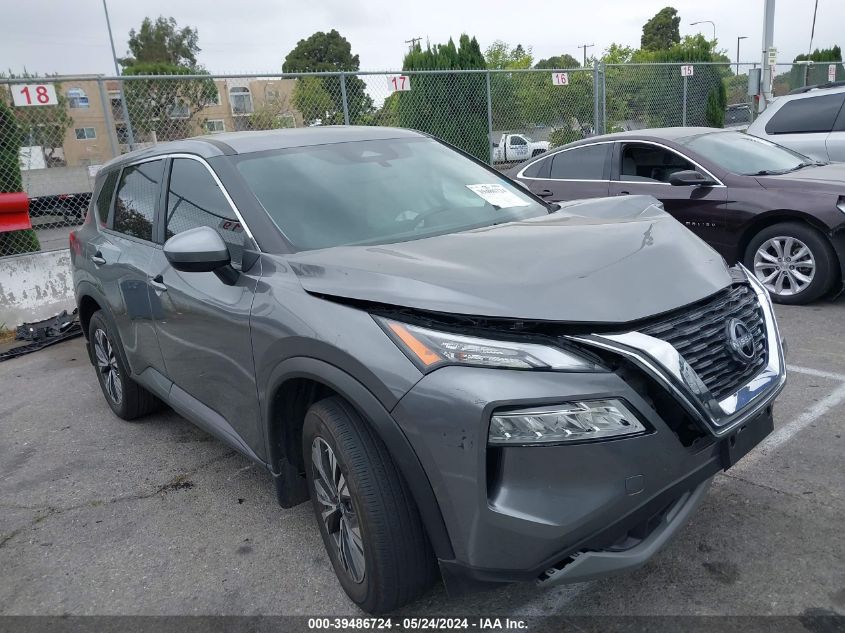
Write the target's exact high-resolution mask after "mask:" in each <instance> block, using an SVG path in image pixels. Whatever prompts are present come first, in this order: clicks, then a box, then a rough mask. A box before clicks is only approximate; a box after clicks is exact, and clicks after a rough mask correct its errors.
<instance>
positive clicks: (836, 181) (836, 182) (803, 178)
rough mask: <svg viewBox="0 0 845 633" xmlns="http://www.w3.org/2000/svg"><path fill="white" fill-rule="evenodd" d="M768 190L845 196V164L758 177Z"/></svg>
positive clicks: (820, 166) (832, 164)
mask: <svg viewBox="0 0 845 633" xmlns="http://www.w3.org/2000/svg"><path fill="white" fill-rule="evenodd" d="M756 178H757V182H759V183H760V184H761V185H762V186H763V187H765V188H766V189H812V190H813V191H815V192H820V191H825V192H830V193H836V194H840V195H841V194H845V163H830V164H829V165H819V166H817V167H804V168H803V169H799V170H798V171H793V172H789V173H788V174H781V175H779V176H756Z"/></svg>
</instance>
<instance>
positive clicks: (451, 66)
mask: <svg viewBox="0 0 845 633" xmlns="http://www.w3.org/2000/svg"><path fill="white" fill-rule="evenodd" d="M486 67H487V64H486V62H485V61H484V55H482V53H481V48H480V47H479V46H478V41H477V40H476V39H475V38H474V37H473V38H470V37H469V36H468V35H466V34H463V35H461V37H460V39H459V40H458V46H457V47H456V46H455V43H454V41H452V39H449V41H448V42H447V43H446V44H440V45H435V46H431V45H429V46H427V47H426V48H425V49H422V48H421V47H419V46H416V47H415V48H413V49H412V50H411V51H410V52H408V54H407V55H405V60H404V62H403V64H402V68H403V69H404V70H471V69H484V68H486ZM397 114H398V121H399V125H401V126H402V127H409V128H413V129H416V130H420V131H423V132H427V133H429V134H433V135H434V136H436V137H438V138H440V139H442V140H444V141H446V142H448V143H452V144H453V145H455V146H456V147H459V148H460V149H462V150H464V151H465V152H468V153H469V154H472V155H473V156H475V157H476V158H479V159H480V160H484V161H487V160H489V159H490V145H489V140H488V137H487V94H486V87H485V78H484V74H483V73H466V74H457V73H449V74H442V75H413V76H412V77H411V90H410V91H408V92H402V93H399V94H397Z"/></svg>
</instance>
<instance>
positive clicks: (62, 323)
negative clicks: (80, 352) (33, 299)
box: [0, 310, 82, 362]
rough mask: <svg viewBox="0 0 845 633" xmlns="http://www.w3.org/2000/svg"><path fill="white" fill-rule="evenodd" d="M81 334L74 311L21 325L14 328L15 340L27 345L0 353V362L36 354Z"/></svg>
mask: <svg viewBox="0 0 845 633" xmlns="http://www.w3.org/2000/svg"><path fill="white" fill-rule="evenodd" d="M81 334H82V328H81V327H80V325H79V319H78V316H77V311H76V310H74V311H73V312H72V313H71V314H68V311H67V310H62V312H61V313H59V314H57V315H56V316H53V317H50V318H49V319H44V320H43V321H34V322H32V323H23V324H21V325H19V326H18V327H16V328H15V340H16V341H29V343H28V344H26V345H18V346H16V347H12V348H11V349H8V350H5V351H2V352H0V362H2V361H4V360H9V359H10V358H17V357H18V356H23V355H24V354H29V353H31V352H36V351H38V350H40V349H43V348H45V347H48V346H50V345H54V344H56V343H60V342H62V341H66V340H68V339H72V338H76V337H77V336H80V335H81Z"/></svg>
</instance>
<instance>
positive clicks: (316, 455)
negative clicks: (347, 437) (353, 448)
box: [311, 437, 366, 583]
mask: <svg viewBox="0 0 845 633" xmlns="http://www.w3.org/2000/svg"><path fill="white" fill-rule="evenodd" d="M311 465H312V469H313V473H312V474H313V481H314V491H315V493H316V497H317V501H318V503H319V505H320V519H321V520H322V522H323V525H324V526H325V528H326V533H327V534H328V535H329V537H330V539H331V541H332V543H333V544H334V548H335V553H336V554H337V558H338V560H339V561H340V564H341V565H342V566H343V569H344V571H345V572H346V573H347V574H348V575H349V577H350V578H351V579H352V580H353V581H354V582H356V583H360V582H362V581H363V580H364V575H365V572H366V561H365V558H364V540H363V538H362V536H361V524H360V522H359V520H358V513H357V511H356V509H355V506H354V504H353V502H352V495H351V493H350V490H349V483H348V481H347V480H346V477H345V476H344V474H343V473H342V472H341V468H340V462H339V461H338V459H337V456H336V455H335V453H334V451H333V450H332V448H331V446H329V445H328V443H327V442H326V441H325V440H324V439H323V438H321V437H315V438H314V441H313V442H312V443H311Z"/></svg>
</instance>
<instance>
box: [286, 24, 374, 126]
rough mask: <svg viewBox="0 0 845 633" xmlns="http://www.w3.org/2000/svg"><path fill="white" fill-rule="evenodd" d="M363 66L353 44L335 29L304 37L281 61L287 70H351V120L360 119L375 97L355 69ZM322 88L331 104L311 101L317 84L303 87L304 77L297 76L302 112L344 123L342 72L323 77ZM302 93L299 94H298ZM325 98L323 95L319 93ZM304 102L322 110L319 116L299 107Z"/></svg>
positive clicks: (348, 80)
mask: <svg viewBox="0 0 845 633" xmlns="http://www.w3.org/2000/svg"><path fill="white" fill-rule="evenodd" d="M359 67H360V61H359V59H358V55H353V54H352V45H351V44H350V43H349V41H348V40H347V39H346V38H345V37H343V36H342V35H341V34H340V33H338V32H337V31H336V30H334V29H332V30H331V31H329V32H328V33H324V32H322V31H318V32H316V33H314V34H313V35H311V36H309V37H307V38H306V39H304V40H299V42H297V44H296V46H295V47H294V48H293V50H291V51H290V52H289V53H288V54H287V57H285V61H284V63H283V64H282V71H283V72H286V73H313V72H351V73H353V74H351V75H346V76H345V82H346V84H345V85H346V99H347V108H348V112H349V122H350V123H353V124H354V123H358V122H360V121H361V119H362V118H363V117H364V116H365V115H367V114H370V113H371V112H372V109H373V100H372V99H371V98H370V97H369V95H367V92H366V88H367V85H366V84H365V83H364V81H363V80H362V79H361V78H360V77H357V76H356V75H355V74H354V73H355V71H357V70H358V69H359ZM319 81H320V83H321V84H322V88H323V92H324V93H325V94H326V95H328V97H329V99H331V106H330V107H328V108H324V109H323V108H322V106H323V103H322V102H318V103H317V105H318V106H319V108H317V107H316V106H311V105H308V103H307V97H308V96H310V95H313V94H314V86H313V85H308V86H303V87H301V88H300V86H299V84H300V83H302V78H300V79H298V80H297V84H298V85H297V86H296V87H295V88H294V103H296V104H297V108H299V109H300V111H301V112H303V116H304V117H305V119H306V120H307V121H311V122H313V121H314V120H315V119H320V120H321V121H322V123H323V124H329V123H332V124H338V123H343V96H342V90H341V86H340V82H341V78H340V77H339V76H329V77H321V78H320V79H319ZM297 93H299V94H297ZM319 96H320V98H321V99H322V98H323V95H322V94H320V95H319ZM300 104H302V105H303V106H304V107H305V108H306V109H308V110H309V111H314V110H322V114H321V115H320V116H319V117H311V116H308V115H305V110H302V108H300Z"/></svg>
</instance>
